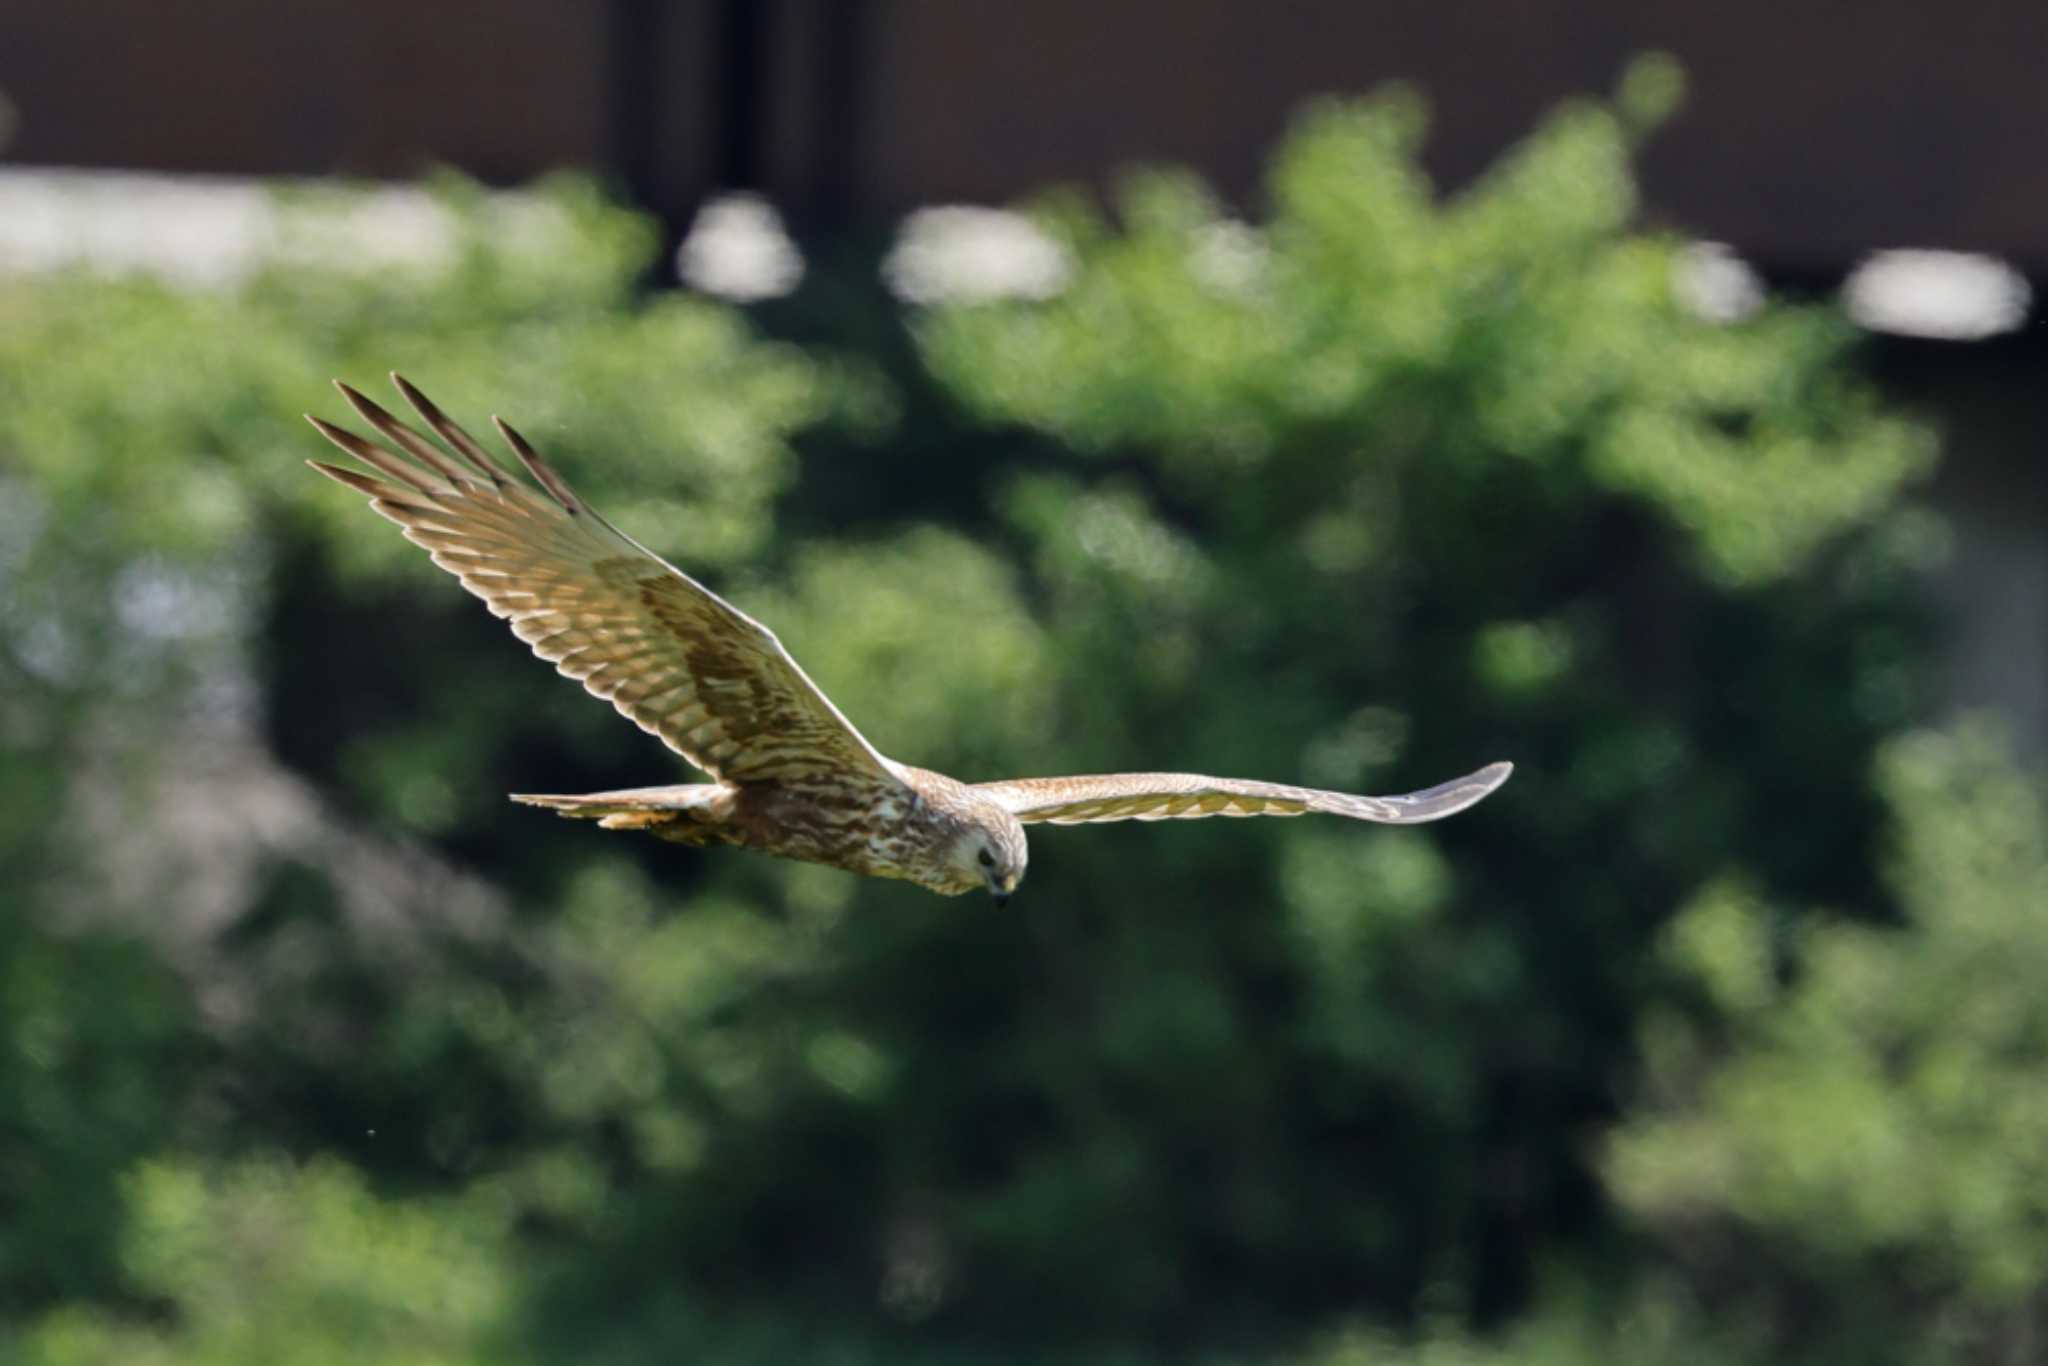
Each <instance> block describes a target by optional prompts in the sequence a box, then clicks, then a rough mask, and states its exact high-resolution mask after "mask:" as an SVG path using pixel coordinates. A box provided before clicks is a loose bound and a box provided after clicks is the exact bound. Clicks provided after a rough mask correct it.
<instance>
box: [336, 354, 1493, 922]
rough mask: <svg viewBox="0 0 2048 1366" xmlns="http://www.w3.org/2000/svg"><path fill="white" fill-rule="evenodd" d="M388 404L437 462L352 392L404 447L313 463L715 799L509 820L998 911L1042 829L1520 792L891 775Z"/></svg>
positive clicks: (543, 484)
mask: <svg viewBox="0 0 2048 1366" xmlns="http://www.w3.org/2000/svg"><path fill="white" fill-rule="evenodd" d="M391 378H392V382H393V383H394V384H396V385H397V386H398V391H399V392H400V393H401V394H403V395H404V396H405V400H406V402H407V403H409V404H411V405H412V409H413V411H414V412H415V413H417V414H419V416H420V419H421V420H422V421H424V422H425V423H426V425H427V426H428V427H430V428H432V429H433V431H434V432H435V433H436V434H437V435H438V436H439V437H440V438H441V440H442V441H443V442H445V443H446V448H445V449H444V448H443V447H441V446H438V445H436V444H435V443H434V442H433V441H432V440H430V439H429V438H428V437H426V436H425V435H423V434H422V433H420V432H419V431H418V430H416V429H415V428H413V427H410V426H408V425H407V424H406V423H404V422H402V421H400V420H399V419H398V418H396V417H393V416H392V415H391V414H390V413H388V412H386V411H385V410H384V409H383V408H380V407H378V406H377V405H376V404H375V403H373V402H371V401H370V400H369V399H368V398H366V397H364V396H363V395H362V394H360V393H358V392H357V391H356V390H354V389H352V388H350V387H349V386H348V385H346V384H341V383H340V382H339V381H337V382H336V387H337V388H339V389H340V390H341V392H342V395H343V396H344V397H345V398H346V399H347V400H348V402H349V404H350V406H351V407H353V408H354V409H355V410H356V412H357V413H358V414H359V415H360V416H361V417H362V419H363V420H364V421H365V422H367V423H369V424H370V426H371V427H373V428H375V429H376V430H377V432H378V433H379V434H380V435H382V436H383V438H384V439H385V441H387V442H389V443H390V444H389V445H388V446H385V445H379V444H377V443H376V442H373V441H369V440H366V439H364V438H363V437H361V436H358V435H356V434H355V433H354V432H351V431H349V430H347V429H346V428H342V427H337V426H335V425H334V424H332V423H329V422H324V421H322V420H321V419H319V418H317V417H313V416H311V415H310V414H309V415H308V417H307V420H308V421H309V422H311V423H312V424H313V425H314V426H315V427H317V428H318V429H319V430H320V434H321V435H322V436H325V437H326V438H327V439H328V440H329V441H332V442H333V443H334V444H335V445H337V446H339V447H340V448H341V449H342V450H344V451H346V452H348V454H350V455H352V456H354V457H355V458H356V459H357V460H359V461H361V462H362V463H363V464H364V465H365V466H367V467H368V468H369V469H370V470H372V471H374V473H373V474H365V473H362V472H360V471H357V470H353V469H345V468H342V467H340V466H336V465H329V464H324V463H322V462H320V461H317V460H316V461H311V462H309V463H310V464H312V466H313V468H315V469H317V470H319V471H320V472H321V473H322V474H325V475H327V476H328V477H329V478H332V479H335V480H338V481H339V482H341V483H343V484H346V485H347V486H348V487H350V488H352V489H354V490H356V491H357V492H359V493H362V494H365V495H367V496H368V498H369V499H370V506H371V507H372V508H374V509H375V510H376V511H378V512H379V513H381V514H383V515H384V516H385V517H387V518H389V519H390V520H392V521H394V522H396V523H398V525H399V526H400V527H402V528H403V529H404V531H405V536H406V538H407V539H408V540H410V541H412V542H413V543H414V544H416V545H418V546H420V547H422V548H423V549H424V550H426V552H427V554H428V555H429V556H431V557H432V558H433V561H434V563H435V564H437V565H439V566H441V568H443V569H445V570H447V571H448V572H449V573H451V574H453V575H455V576H456V578H458V579H460V580H461V581H462V586H463V587H464V588H467V589H468V590H469V591H470V592H472V593H474V594H476V595H477V596H478V597H480V598H482V599H483V600H484V604H485V605H486V606H487V607H489V608H490V610H491V611H492V612H493V613H494V614H496V615H497V616H500V617H502V618H504V619H505V620H506V621H507V622H509V623H510V624H511V627H512V630H513V632H514V633H515V634H516V635H518V637H519V638H520V639H521V640H523V641H525V642H526V643H527V644H528V645H529V646H531V647H532V649H533V652H534V653H535V654H537V655H539V656H540V657H541V658H542V659H545V660H548V661H550V662H551V663H553V664H554V666H555V668H556V669H557V670H559V671H560V672H561V673H563V674H566V675H567V676H569V677H570V678H574V679H577V680H579V681H581V682H582V684H583V686H584V687H585V688H587V689H589V690H590V692H592V693H593V694H595V695H596V696H598V697H602V698H604V699H606V700H607V701H609V702H610V703H611V704H612V705H613V706H614V707H616V708H617V709H618V710H619V712H620V713H621V714H622V715H624V716H625V717H626V718H627V719H629V720H631V721H633V722H634V723H635V724H636V725H638V726H639V727H640V728H641V729H642V730H645V731H648V732H649V733H651V734H653V735H654V736H656V737H657V738H659V739H660V740H661V741H662V743H664V744H666V745H667V746H668V747H669V748H670V749H672V750H674V751H675V752H676V753H677V754H680V755H681V756H682V757H683V758H684V759H686V760H688V761H689V762H690V763H691V764H692V765H693V766H695V767H696V768H698V769H700V770H702V771H703V772H704V773H705V774H707V775H709V776H710V778H711V779H712V781H710V782H708V783H683V784H677V785H671V786H667V787H638V788H627V789H623V790H620V791H615V792H588V793H582V794H579V795H575V796H539V795H527V794H517V793H515V794H513V800H514V801H520V802H525V803H528V804H529V805H533V806H542V807H547V808H550V809H551V810H554V811H557V812H560V813H561V814H562V815H564V816H572V817H580V818H582V819H585V820H594V821H596V822H597V823H598V824H599V825H601V826H603V827H605V828H606V829H610V830H644V831H646V832H648V833H649V834H652V835H656V836H658V837H660V838H662V839H666V840H673V841H675V842H677V843H681V844H689V845H697V846H706V845H719V844H731V845H738V846H740V847H742V848H747V849H755V850H759V851H761V852H764V853H769V854H779V855H781V856H783V857H785V858H795V859H803V860H806V861H808V862H812V863H823V864H827V865H829V866H831V867H834V868H844V869H847V870H848V871H850V872H855V873H865V874H868V875H870V876H875V877H895V878H906V879H908V880H909V881H911V882H915V883H917V884H918V885H919V886H921V887H926V888H929V889H930V890H932V891H934V892H939V893H943V894H945V895H949V896H951V895H957V894H959V893H962V892H969V891H973V890H975V889H977V888H985V889H987V890H988V891H989V892H990V893H992V894H993V895H994V897H995V901H996V904H997V905H999V906H1000V905H1002V904H1003V903H1004V902H1006V901H1007V900H1008V899H1009V896H1010V893H1011V892H1013V891H1015V890H1016V887H1017V884H1018V882H1019V881H1020V880H1022V878H1023V876H1024V865H1025V860H1026V857H1027V854H1026V849H1025V842H1024V827H1025V826H1026V825H1028V824H1032V823H1034V822H1045V823H1048V824H1052V825H1078V824H1084V823H1089V822H1095V821H1120V820H1141V821H1151V820H1176V819H1186V818H1191V817H1197V816H1299V815H1302V814H1304V813H1307V812H1318V811H1320V812H1328V813H1329V814H1331V815H1337V816H1348V817H1350V818H1351V819H1353V820H1361V821H1380V822H1384V823H1386V824H1390V825H1411V824H1415V823H1417V822H1421V821H1433V820H1437V819H1439V818H1441V817H1444V816H1449V815H1452V814H1454V813H1455V812H1459V811H1463V810H1464V809H1465V808H1466V807H1468V806H1471V805H1472V804H1473V803H1474V802H1477V801H1478V800H1480V799H1481V798H1482V797H1484V796H1486V795H1487V794H1488V793H1490V792H1492V791H1493V790H1494V789H1495V788H1497V787H1499V786H1500V785H1501V784H1502V783H1504V782H1506V781H1507V778H1508V774H1509V773H1510V772H1511V771H1512V766H1511V765H1509V764H1505V763H1495V764H1488V765H1487V766H1486V767H1484V768H1482V769H1480V770H1478V771H1477V772H1475V773H1470V774H1467V775H1466V776H1465V777H1462V778H1454V779H1452V780H1451V781H1450V782H1447V783H1441V784H1438V785H1437V786H1435V787H1431V788H1425V789H1423V790H1422V791H1420V792H1409V793H1405V794H1403V795H1401V796H1395V797H1362V796H1352V795H1350V794H1348V793H1342V792H1323V791H1318V790H1317V789H1315V788H1308V787H1290V786H1286V785H1284V784H1280V783H1262V782H1247V781H1242V780H1239V779H1234V778H1207V777H1202V776H1200V775H1198V774H1193V773H1109V774H1099V775H1094V776H1087V777H1071V778H1013V779H1008V780H1005V781H1002V782H993V783H973V784H971V783H963V782H958V781H956V780H954V779H952V778H949V777H947V776H946V775H944V774H943V773H934V772H931V771H930V770H928V769H922V768H913V767H912V766H910V765H909V764H901V763H897V762H896V761H895V760H893V759H889V758H886V757H884V756H883V755H882V754H881V753H880V751H878V750H876V748H875V747H874V746H873V745H871V744H869V743H868V742H867V740H866V739H864V738H863V737H862V736H861V733H860V732H859V731H857V730H855V729H854V727H853V723H852V722H851V721H849V720H847V719H846V717H845V716H844V715H842V714H841V713H840V711H839V708H837V707H835V706H833V705H832V702H831V699H829V698H827V697H826V696H825V694H824V693H823V692H821V691H819V689H818V686H817V684H815V683H813V682H812V681H811V680H810V677H809V675H807V674H805V673H804V671H803V670H802V669H801V668H799V667H798V666H797V662H796V660H794V659H792V658H791V657H790V654H789V651H788V650H786V649H784V648H783V646H782V642H781V641H779V640H777V639H776V637H775V633H774V632H772V631H770V630H769V629H768V628H767V627H766V626H763V625H762V624H761V623H760V622H758V621H755V620H754V619H753V618H752V617H750V616H748V615H747V614H746V613H744V612H742V611H740V610H739V608H737V607H734V606H733V605H732V604H731V603H729V602H727V601H726V600H725V599H724V598H721V597H719V596H718V595H717V594H716V593H714V592H712V591H711V590H710V589H708V588H706V587H705V586H704V585H703V584H701V583H698V582H697V581H696V580H695V579H693V578H691V577H690V576H689V575H688V574H685V573H683V571H681V570H680V569H677V568H675V567H674V566H673V565H671V564H669V563H667V562H666V561H665V560H663V559H661V558H660V557H659V556H657V555H655V554H654V553H653V552H651V551H649V550H647V549H645V548H644V547H643V546H641V545H640V544H639V543H638V542H637V541H635V540H633V539H632V538H631V537H629V536H627V535H626V534H625V533H624V532H622V531H620V530H619V529H618V528H616V527H614V526H613V525H612V524H611V523H610V522H607V521H606V520H605V519H604V518H602V517H600V516H599V515H598V514H597V513H596V512H595V511H594V510H592V509H591V508H590V507H589V506H587V505H586V504H585V503H584V502H583V500H582V499H580V498H578V497H577V496H576V494H575V493H574V492H573V491H572V490H571V489H570V488H569V486H568V485H567V484H566V483H564V482H563V480H562V477H561V476H560V475H559V474H557V473H556V472H555V471H554V469H553V468H551V467H550V466H549V465H548V464H547V463H546V462H545V461H543V460H542V459H541V458H540V456H539V455H537V454H535V452H534V450H533V447H532V446H530V445H529V444H528V443H527V441H526V439H525V438H524V437H522V436H520V435H519V433H518V432H516V431H514V430H513V429H512V428H511V427H510V426H508V425H507V424H506V423H504V422H503V421H501V420H498V419H496V418H494V419H492V420H493V421H494V422H495V423H496V425H497V428H498V432H499V434H500V435H501V436H502V437H503V438H504V440H505V442H506V444H507V445H509V446H510V447H511V449H512V452H513V454H514V455H516V456H517V457H518V458H519V462H520V464H521V465H523V466H524V467H525V471H526V475H527V476H528V477H530V479H531V480H532V482H531V483H529V482H527V479H525V478H521V477H520V476H519V475H518V474H517V473H516V472H515V471H513V470H512V469H510V468H509V467H507V466H504V465H501V464H500V463H499V461H498V460H497V459H496V458H494V457H493V456H492V455H491V454H490V453H489V452H488V451H487V450H486V449H485V448H484V447H483V445H482V444H481V443H479V442H478V441H477V440H476V439H475V438H474V437H472V436H471V435H470V434H469V433H468V432H466V431H464V430H463V429H462V428H461V427H459V426H457V425H456V424H455V423H454V422H453V421H451V420H450V419H449V418H448V416H447V415H446V414H444V413H443V412H442V411H441V410H440V409H439V408H437V407H435V406H434V404H433V403H432V402H431V401H430V400H429V399H428V398H427V397H426V396H425V395H424V394H422V393H420V392H419V390H417V389H415V388H414V387H413V386H412V385H410V384H408V383H407V382H406V381H405V380H404V379H402V378H400V377H399V376H397V375H393V376H392V377H391Z"/></svg>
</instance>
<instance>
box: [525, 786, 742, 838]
mask: <svg viewBox="0 0 2048 1366" xmlns="http://www.w3.org/2000/svg"><path fill="white" fill-rule="evenodd" d="M732 796H733V793H732V789H731V788H729V787H726V786H724V785H723V784H721V783H678V784H675V785H673V786H670V787H627V788H621V789H619V790H618V791H616V792H580V793H575V794H556V793H543V792H514V793H512V794H511V797H512V800H513V801H515V802H522V803H524V804H525V805H527V806H544V807H546V808H547V809H548V810H550V811H553V812H554V813H556V814H557V815H561V816H567V817H569V818H570V819H572V820H585V821H596V822H597V823H598V824H599V825H601V826H603V827H604V828H605V829H607V830H651V829H656V828H658V827H661V826H665V825H669V824H672V823H674V822H676V821H678V820H684V819H687V820H689V821H690V822H691V823H693V824H699V823H701V824H709V825H715V824H718V823H720V822H722V821H723V820H724V819H725V818H726V817H727V816H728V815H730V814H731V812H732Z"/></svg>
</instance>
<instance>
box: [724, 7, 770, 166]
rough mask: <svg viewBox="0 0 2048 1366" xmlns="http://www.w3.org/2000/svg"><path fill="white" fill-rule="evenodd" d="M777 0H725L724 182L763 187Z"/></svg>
mask: <svg viewBox="0 0 2048 1366" xmlns="http://www.w3.org/2000/svg"><path fill="white" fill-rule="evenodd" d="M773 9H774V6H773V4H772V3H771V0H725V9H724V15H723V19H722V22H721V24H720V32H719V44H718V45H719V49H720V53H719V55H720V62H719V68H720V70H719V82H720V84H719V111H718V113H719V125H718V165H717V168H716V174H717V178H718V185H719V187H720V188H721V189H727V190H755V189H759V188H760V187H761V144H762V138H763V137H765V136H766V132H767V130H766V128H765V124H766V122H767V117H766V115H767V98H766V97H767V90H766V84H767V72H766V67H767V62H768V57H769V51H770V47H769V45H770V42H771V40H772V38H773V36H774V35H773V33H772V32H771V25H772V23H773Z"/></svg>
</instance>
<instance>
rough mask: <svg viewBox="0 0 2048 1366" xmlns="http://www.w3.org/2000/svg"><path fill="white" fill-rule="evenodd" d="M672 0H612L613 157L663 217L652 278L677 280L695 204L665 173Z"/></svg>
mask: <svg viewBox="0 0 2048 1366" xmlns="http://www.w3.org/2000/svg"><path fill="white" fill-rule="evenodd" d="M667 9H668V0H612V7H611V12H612V31H611V52H610V54H609V65H610V69H611V90H612V127H611V144H612V146H611V161H612V169H613V174H615V175H616V176H617V177H618V181H619V188H620V189H621V190H622V191H623V192H624V194H625V195H626V197H627V198H628V199H629V200H631V201H632V202H633V203H634V204H635V205H637V206H638V207H639V208H641V209H644V210H646V211H647V212H649V213H651V214H653V215H654V216H655V217H656V218H657V219H659V220H660V222H661V252H660V254H659V255H658V256H657V257H656V258H655V262H654V266H653V269H652V270H651V271H650V272H649V278H648V279H647V281H646V283H647V285H648V286H650V287H658V286H664V285H669V284H672V283H674V276H675V257H676V248H677V247H678V246H680V245H681V244H682V240H683V233H684V232H685V231H687V230H688V228H689V220H688V214H689V206H688V205H686V204H683V203H682V202H680V196H679V195H678V192H677V187H675V186H673V185H670V184H668V183H666V177H664V176H663V174H662V134H663V127H664V120H663V117H662V115H663V112H664V111H663V107H662V100H661V74H662V60H663V54H664V52H665V51H666V44H665V42H664V39H665V38H666V36H667V25H666V24H665V22H664V16H665V14H666V11H667Z"/></svg>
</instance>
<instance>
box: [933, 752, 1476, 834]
mask: <svg viewBox="0 0 2048 1366" xmlns="http://www.w3.org/2000/svg"><path fill="white" fill-rule="evenodd" d="M1512 772H1514V765H1513V764H1507V763H1499V764H1488V765H1487V766H1486V767H1485V768H1482V769H1480V770H1479V771H1478V772H1477V773H1468V774H1466V775H1465V776H1464V777H1462V778H1453V779H1452V780H1451V781H1450V782H1447V783H1439V784H1437V785H1436V786H1435V787H1429V788H1424V789H1423V790H1422V791H1420V792H1404V793H1402V794H1401V795H1400V796H1398V797H1355V796H1352V795H1351V794H1350V793H1348V792H1324V791H1321V790H1319V789H1317V788H1313V787H1289V786H1287V785H1286V784H1284V783H1257V782H1247V781H1244V780H1242V779H1237V778H1205V777H1203V776H1202V775H1201V774H1199V773H1100V774H1092V775H1089V776H1086V777H1077V778H1018V779H1012V780H1010V781H1007V782H1000V783H981V784H979V785H977V786H976V787H975V789H974V790H975V791H976V792H979V793H981V794H982V795H983V796H985V797H988V798H991V799H992V800H994V801H995V802H996V803H997V804H998V805H1000V806H1002V807H1003V808H1004V809H1006V810H1007V811H1009V813H1010V814H1011V815H1013V816H1015V817H1016V818H1017V819H1018V820H1020V821H1023V822H1025V823H1026V824H1030V823H1031V822H1033V821H1049V822H1051V823H1052V824H1054V825H1086V824H1090V823H1092V822H1095V821H1132V820H1136V821H1169V820H1192V819H1194V818H1196V817H1198V816H1301V815H1306V814H1308V813H1309V812H1311V811H1325V812H1328V813H1329V814H1331V815H1333V816H1349V817H1350V818H1351V819H1353V820H1356V821H1379V822H1381V823H1382V824H1386V825H1418V824H1420V823H1421V822H1423V821H1434V820H1441V819H1442V818H1443V817H1445V816H1451V815H1455V814H1457V813H1458V812H1460V811H1463V810H1464V809H1465V808H1466V807H1468V806H1470V805H1472V804H1473V803H1474V802H1476V801H1478V800H1479V799H1480V798H1482V797H1484V796H1486V795H1487V794H1488V793H1489V792H1492V791H1493V790H1494V789H1495V788H1497V787H1499V786H1500V785H1501V784H1502V783H1504V782H1506V781H1507V780H1508V775H1509V774H1510V773H1512Z"/></svg>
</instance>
